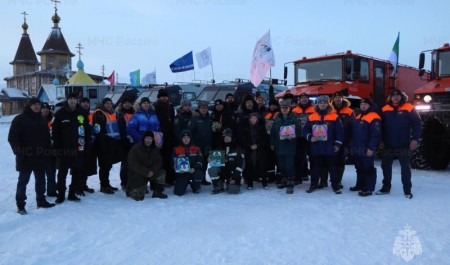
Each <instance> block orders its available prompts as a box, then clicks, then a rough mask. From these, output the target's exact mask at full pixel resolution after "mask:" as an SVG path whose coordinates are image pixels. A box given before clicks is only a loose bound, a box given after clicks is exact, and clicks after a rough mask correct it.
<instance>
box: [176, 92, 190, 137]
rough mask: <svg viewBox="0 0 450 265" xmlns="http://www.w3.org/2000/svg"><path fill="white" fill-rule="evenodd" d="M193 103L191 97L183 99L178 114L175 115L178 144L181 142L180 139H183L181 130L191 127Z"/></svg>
mask: <svg viewBox="0 0 450 265" xmlns="http://www.w3.org/2000/svg"><path fill="white" fill-rule="evenodd" d="M191 107H192V103H191V101H190V100H189V99H183V100H182V101H181V103H180V108H179V112H178V114H177V116H175V121H174V125H173V127H174V135H175V140H176V141H177V145H178V144H181V143H180V142H179V141H180V139H181V132H182V131H183V130H186V129H188V128H189V125H190V121H191V118H192V110H191Z"/></svg>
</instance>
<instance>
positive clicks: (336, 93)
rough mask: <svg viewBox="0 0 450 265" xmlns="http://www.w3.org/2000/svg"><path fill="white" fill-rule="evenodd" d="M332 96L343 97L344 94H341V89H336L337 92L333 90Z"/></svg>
mask: <svg viewBox="0 0 450 265" xmlns="http://www.w3.org/2000/svg"><path fill="white" fill-rule="evenodd" d="M333 97H334V98H335V97H341V98H343V97H344V95H343V94H342V92H341V91H337V92H334V94H333Z"/></svg>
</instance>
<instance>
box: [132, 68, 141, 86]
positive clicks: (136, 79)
mask: <svg viewBox="0 0 450 265" xmlns="http://www.w3.org/2000/svg"><path fill="white" fill-rule="evenodd" d="M140 82H141V69H138V70H136V71H134V72H131V73H130V84H131V86H132V87H136V86H140V85H141V83H140Z"/></svg>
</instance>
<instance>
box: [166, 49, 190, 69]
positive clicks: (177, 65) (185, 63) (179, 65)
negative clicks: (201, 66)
mask: <svg viewBox="0 0 450 265" xmlns="http://www.w3.org/2000/svg"><path fill="white" fill-rule="evenodd" d="M193 69H194V57H193V56H192V51H190V52H189V53H187V54H185V55H183V56H182V57H181V58H178V59H176V60H175V61H174V62H173V63H171V64H170V70H171V71H172V73H178V72H184V71H189V70H193Z"/></svg>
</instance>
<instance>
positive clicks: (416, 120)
mask: <svg viewBox="0 0 450 265" xmlns="http://www.w3.org/2000/svg"><path fill="white" fill-rule="evenodd" d="M407 101H408V96H406V94H404V93H403V92H402V91H400V89H398V88H394V89H393V90H391V92H390V95H389V97H388V100H387V104H386V105H385V106H384V107H383V109H382V116H381V118H382V128H383V136H382V145H381V146H382V147H383V152H382V156H383V158H382V160H381V168H382V169H383V186H382V188H381V189H380V190H379V191H377V192H376V194H377V195H383V194H389V193H390V191H391V180H392V163H393V161H394V159H396V158H398V160H399V162H400V167H401V176H402V184H403V192H404V194H405V197H406V198H409V199H411V198H412V197H413V195H412V193H411V187H412V184H411V165H410V151H413V150H415V149H416V148H417V141H418V140H419V137H420V131H421V121H420V117H419V114H418V113H417V111H416V110H415V109H414V106H413V105H412V104H410V103H408V102H407Z"/></svg>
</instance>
